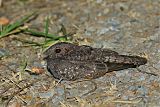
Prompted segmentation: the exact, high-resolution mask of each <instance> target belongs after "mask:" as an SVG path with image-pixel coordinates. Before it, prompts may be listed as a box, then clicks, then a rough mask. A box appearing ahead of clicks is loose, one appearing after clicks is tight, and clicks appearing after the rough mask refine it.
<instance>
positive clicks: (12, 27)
mask: <svg viewBox="0 0 160 107" xmlns="http://www.w3.org/2000/svg"><path fill="white" fill-rule="evenodd" d="M35 13H36V12H33V13H31V14H29V15H26V16H24V17H23V18H22V19H20V20H17V21H16V22H14V23H13V24H9V25H7V26H4V27H3V29H2V31H1V33H0V38H2V37H5V36H8V35H9V34H10V32H11V31H13V30H15V29H16V28H18V27H20V26H21V25H23V24H24V23H25V22H27V21H28V20H29V18H30V17H31V16H33V15H35Z"/></svg>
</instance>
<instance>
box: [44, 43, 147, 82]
mask: <svg viewBox="0 0 160 107" xmlns="http://www.w3.org/2000/svg"><path fill="white" fill-rule="evenodd" d="M45 59H46V61H47V69H48V71H49V72H50V73H51V74H52V75H53V76H54V78H56V79H62V80H69V81H73V80H77V79H94V78H98V77H101V76H103V75H105V74H106V73H107V72H111V71H117V70H122V69H126V68H134V67H138V66H140V65H143V64H145V63H147V59H146V58H143V57H139V56H127V55H119V54H118V53H117V52H115V51H112V50H109V49H102V48H92V47H90V46H86V45H82V46H78V45H74V44H71V43H67V42H60V43H56V44H54V45H53V46H51V47H50V48H49V49H47V50H46V51H45Z"/></svg>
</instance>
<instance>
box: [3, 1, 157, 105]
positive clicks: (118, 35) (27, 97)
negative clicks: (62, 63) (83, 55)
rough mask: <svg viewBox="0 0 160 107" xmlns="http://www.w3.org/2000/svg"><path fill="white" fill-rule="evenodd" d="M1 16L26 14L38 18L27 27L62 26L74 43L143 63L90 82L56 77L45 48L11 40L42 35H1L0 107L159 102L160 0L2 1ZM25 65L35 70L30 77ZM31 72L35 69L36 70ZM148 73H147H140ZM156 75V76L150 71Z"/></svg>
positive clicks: (51, 28) (12, 17) (52, 29)
mask: <svg viewBox="0 0 160 107" xmlns="http://www.w3.org/2000/svg"><path fill="white" fill-rule="evenodd" d="M1 2H2V5H1V7H0V17H6V18H8V19H9V20H11V23H12V22H14V21H15V20H17V19H19V18H21V17H22V16H24V15H26V14H27V13H30V12H33V11H37V10H38V16H37V17H35V18H34V19H33V20H32V21H30V22H28V23H27V24H26V25H28V26H29V27H30V28H34V29H37V30H39V31H43V30H44V23H45V19H46V17H47V16H48V17H49V19H50V25H49V32H50V33H54V34H55V33H57V32H58V30H59V29H60V25H61V24H63V25H64V26H65V27H66V29H67V32H74V33H75V34H74V35H73V41H74V42H75V41H76V42H78V43H79V44H83V45H84V44H87V45H90V46H93V47H99V48H101V47H102V48H109V49H112V50H114V51H117V52H118V53H120V54H124V55H130V54H132V55H139V56H145V57H147V59H148V63H147V64H146V65H143V66H140V67H139V68H138V69H140V70H138V69H135V68H131V69H126V70H121V71H117V72H115V71H114V72H111V73H108V74H106V75H105V76H103V77H101V78H98V79H94V80H92V81H73V82H69V81H62V82H61V83H59V82H57V81H55V79H54V78H53V77H52V75H50V74H49V73H48V71H47V69H46V63H45V61H44V60H43V50H42V49H41V48H40V47H35V46H26V44H24V43H23V42H20V41H17V40H15V38H20V39H26V40H30V41H36V42H41V41H44V38H40V37H33V36H31V35H29V34H24V33H18V34H14V35H10V36H8V37H5V38H1V39H0V58H1V59H0V80H1V81H0V106H6V105H9V106H10V107H21V106H27V107H45V106H46V107H53V106H62V107H70V106H71V107H77V106H79V107H93V106H94V107H95V106H96V107H158V106H159V105H160V79H159V76H160V73H159V72H160V1H159V0H153V1H151V0H135V1H132V0H2V1H1ZM26 63H27V66H26V68H25V69H31V70H33V69H34V68H38V70H41V71H42V72H43V73H42V74H39V75H34V74H32V73H29V72H26V71H24V67H25V64H26ZM34 70H35V69H34ZM144 72H148V73H144ZM149 73H154V74H156V76H155V75H153V74H149Z"/></svg>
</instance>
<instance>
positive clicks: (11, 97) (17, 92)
mask: <svg viewBox="0 0 160 107" xmlns="http://www.w3.org/2000/svg"><path fill="white" fill-rule="evenodd" d="M35 82H37V81H34V82H32V83H30V84H28V85H26V86H24V87H22V88H21V89H20V90H18V91H16V92H14V93H13V94H12V95H11V96H10V98H9V99H8V100H7V102H6V107H7V106H8V104H9V102H10V101H11V100H12V99H13V97H14V96H15V95H17V94H19V93H20V92H21V91H23V90H24V89H26V88H28V87H30V86H32V85H33V84H34V83H35Z"/></svg>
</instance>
